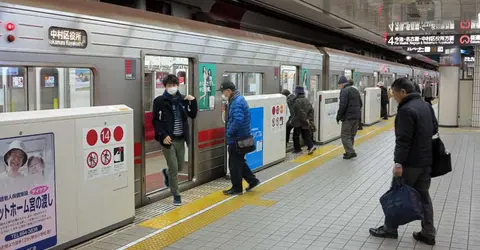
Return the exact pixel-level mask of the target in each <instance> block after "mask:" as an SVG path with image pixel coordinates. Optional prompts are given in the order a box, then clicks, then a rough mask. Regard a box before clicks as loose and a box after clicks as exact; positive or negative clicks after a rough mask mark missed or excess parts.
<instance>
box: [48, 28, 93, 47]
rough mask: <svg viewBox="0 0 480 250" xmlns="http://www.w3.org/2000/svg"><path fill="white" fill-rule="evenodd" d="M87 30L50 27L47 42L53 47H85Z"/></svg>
mask: <svg viewBox="0 0 480 250" xmlns="http://www.w3.org/2000/svg"><path fill="white" fill-rule="evenodd" d="M87 41H88V39H87V32H86V31H85V30H78V29H70V28H61V27H50V28H49V29H48V43H49V44H50V46H53V47H63V48H75V49H84V48H86V47H87Z"/></svg>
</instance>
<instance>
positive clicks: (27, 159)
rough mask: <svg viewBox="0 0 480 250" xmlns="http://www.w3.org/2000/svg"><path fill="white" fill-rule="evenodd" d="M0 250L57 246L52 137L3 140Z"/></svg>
mask: <svg viewBox="0 0 480 250" xmlns="http://www.w3.org/2000/svg"><path fill="white" fill-rule="evenodd" d="M0 154H1V155H2V156H3V158H2V163H0V249H2V250H4V249H5V250H7V249H8V250H10V249H12V250H13V249H19V250H27V249H47V248H50V247H53V246H55V245H56V244H57V222H56V220H57V218H56V200H55V145H54V135H53V133H48V134H37V135H28V136H21V137H14V138H1V139H0Z"/></svg>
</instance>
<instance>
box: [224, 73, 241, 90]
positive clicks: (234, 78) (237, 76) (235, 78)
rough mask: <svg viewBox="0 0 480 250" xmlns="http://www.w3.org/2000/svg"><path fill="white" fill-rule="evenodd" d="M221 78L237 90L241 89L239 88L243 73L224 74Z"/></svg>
mask: <svg viewBox="0 0 480 250" xmlns="http://www.w3.org/2000/svg"><path fill="white" fill-rule="evenodd" d="M223 76H224V77H225V79H226V80H228V81H231V82H232V83H233V84H235V87H236V88H237V89H243V88H242V86H241V85H242V83H243V81H242V80H243V79H242V77H243V73H235V72H225V74H224V75H223Z"/></svg>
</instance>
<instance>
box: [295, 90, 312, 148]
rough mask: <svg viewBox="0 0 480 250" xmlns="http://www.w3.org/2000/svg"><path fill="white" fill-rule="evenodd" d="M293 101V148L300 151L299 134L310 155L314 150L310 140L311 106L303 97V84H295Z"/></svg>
mask: <svg viewBox="0 0 480 250" xmlns="http://www.w3.org/2000/svg"><path fill="white" fill-rule="evenodd" d="M295 95H296V97H295V102H294V104H293V113H294V115H293V118H292V125H293V127H294V128H293V148H294V151H295V152H301V151H302V148H301V147H300V135H302V138H303V141H304V142H305V144H306V145H307V150H308V154H309V155H311V154H313V152H314V151H315V149H316V148H315V147H314V146H313V142H312V139H313V137H312V134H311V133H312V130H311V129H312V127H311V125H312V122H311V120H313V114H314V110H313V106H312V104H311V103H310V101H309V100H308V99H307V98H306V97H305V89H304V88H303V86H297V87H296V88H295Z"/></svg>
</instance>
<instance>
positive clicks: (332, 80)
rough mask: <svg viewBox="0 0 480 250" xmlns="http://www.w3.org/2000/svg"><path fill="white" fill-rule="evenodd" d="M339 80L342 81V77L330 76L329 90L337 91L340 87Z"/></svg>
mask: <svg viewBox="0 0 480 250" xmlns="http://www.w3.org/2000/svg"><path fill="white" fill-rule="evenodd" d="M338 80H340V76H339V75H330V86H329V88H328V89H329V90H335V89H338V88H339V86H338Z"/></svg>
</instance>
